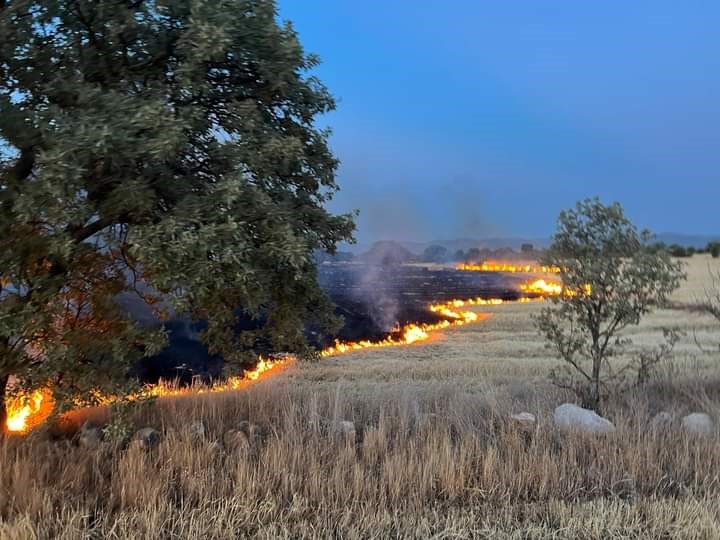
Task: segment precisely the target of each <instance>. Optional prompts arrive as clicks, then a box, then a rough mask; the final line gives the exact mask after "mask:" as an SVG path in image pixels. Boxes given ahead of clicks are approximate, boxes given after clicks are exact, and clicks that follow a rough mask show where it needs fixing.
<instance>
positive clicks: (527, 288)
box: [520, 279, 592, 298]
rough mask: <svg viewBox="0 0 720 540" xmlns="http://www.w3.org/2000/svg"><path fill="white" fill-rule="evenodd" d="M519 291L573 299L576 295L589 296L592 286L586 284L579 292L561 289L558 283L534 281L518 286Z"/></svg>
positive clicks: (565, 288)
mask: <svg viewBox="0 0 720 540" xmlns="http://www.w3.org/2000/svg"><path fill="white" fill-rule="evenodd" d="M520 290H521V291H522V292H524V293H531V294H539V295H541V296H560V295H561V294H562V295H564V296H567V297H570V298H573V297H575V296H577V295H578V294H582V295H583V296H590V295H591V294H592V285H590V284H589V283H588V284H585V285H583V286H582V287H581V288H580V290H574V289H568V288H567V287H563V285H562V283H560V282H559V281H552V280H545V279H536V280H535V281H530V282H528V283H525V284H523V285H520Z"/></svg>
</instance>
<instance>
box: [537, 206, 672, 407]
mask: <svg viewBox="0 0 720 540" xmlns="http://www.w3.org/2000/svg"><path fill="white" fill-rule="evenodd" d="M651 238H652V236H651V234H650V233H649V232H646V231H645V232H638V230H637V228H636V227H635V225H633V223H632V222H631V221H630V220H629V219H628V218H627V217H626V216H625V214H624V212H623V209H622V207H621V206H620V205H619V204H618V203H614V204H611V205H609V206H606V205H603V204H602V203H601V202H600V201H599V200H598V199H586V200H584V201H581V202H579V203H578V204H577V205H576V207H575V208H573V209H570V210H566V211H563V212H561V213H560V217H559V219H558V225H557V231H556V232H555V235H554V236H553V242H552V245H551V246H550V248H549V249H548V250H547V251H546V252H545V254H544V256H543V257H542V258H541V263H542V264H543V265H547V266H556V267H558V268H559V269H560V273H559V274H557V275H558V276H559V278H560V279H561V280H562V286H563V292H562V294H560V295H558V296H556V297H553V298H552V300H551V301H552V305H551V306H549V307H546V308H544V309H543V310H542V312H541V314H540V315H539V316H538V317H537V320H536V323H537V326H538V329H539V331H540V333H541V334H542V335H543V336H544V337H545V338H546V339H547V341H548V343H549V344H550V346H551V347H552V348H553V349H554V350H555V351H556V352H557V354H558V356H559V357H560V359H561V360H562V361H563V364H562V367H561V368H560V369H558V370H555V371H554V372H553V373H552V378H553V380H554V381H555V382H556V383H557V384H558V385H560V386H563V387H566V388H569V389H571V390H573V391H575V392H576V394H577V395H578V396H579V397H580V398H581V400H582V403H583V406H585V407H590V408H593V409H599V408H600V407H601V406H602V401H603V399H604V398H606V397H607V396H608V395H609V394H611V393H612V392H613V391H614V390H615V389H617V386H618V385H620V386H625V384H624V383H625V382H627V378H628V377H627V376H628V375H629V374H631V373H633V372H634V373H635V375H636V377H635V381H639V382H644V381H645V380H646V379H647V376H648V371H649V369H650V368H651V367H652V365H653V364H654V363H656V362H657V361H659V360H660V359H662V358H663V357H665V356H666V355H667V354H668V353H669V352H670V350H671V349H672V346H673V345H674V343H675V341H676V339H677V334H676V332H673V331H672V330H668V331H667V332H666V338H667V341H666V342H665V343H662V344H661V345H660V346H659V347H658V348H657V349H652V350H641V351H636V355H635V358H633V359H628V358H625V359H620V358H618V357H619V356H620V355H621V353H623V352H629V351H627V347H628V345H630V340H629V339H628V338H627V337H626V336H624V335H623V330H625V329H627V328H628V327H630V326H633V325H637V324H639V323H640V320H641V319H642V317H643V316H644V315H646V314H648V313H649V312H651V311H652V310H653V309H655V308H658V307H662V306H663V305H664V304H665V303H666V302H667V300H668V297H669V295H670V294H671V293H672V292H673V291H674V290H675V289H677V288H678V286H679V285H680V281H681V280H682V279H683V278H684V273H683V270H682V266H681V264H680V263H679V262H677V261H675V260H673V259H672V258H671V257H670V255H669V254H668V253H667V252H666V251H664V250H658V249H653V248H652V247H651V246H650V245H649V241H650V239H651ZM613 387H615V388H613Z"/></svg>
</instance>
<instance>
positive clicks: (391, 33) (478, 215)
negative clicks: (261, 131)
mask: <svg viewBox="0 0 720 540" xmlns="http://www.w3.org/2000/svg"><path fill="white" fill-rule="evenodd" d="M278 2H279V11H280V16H281V17H282V18H284V19H287V20H290V21H292V23H293V25H294V27H295V29H296V30H297V31H298V33H299V35H300V40H301V42H302V44H303V46H304V47H305V49H306V50H307V51H308V52H313V53H316V54H318V55H319V56H320V58H321V60H322V62H323V63H322V64H321V66H319V67H318V68H317V69H316V70H315V71H314V74H315V75H317V76H318V77H319V78H320V79H321V80H322V81H323V82H324V83H325V84H326V85H327V86H328V87H329V89H330V91H331V93H332V94H333V95H334V96H335V97H336V98H337V100H338V108H337V110H336V111H334V112H332V113H330V114H328V115H326V116H325V117H324V118H323V119H322V122H323V123H327V124H328V125H329V126H331V127H332V129H333V135H332V138H331V145H332V148H333V151H334V152H335V153H336V155H337V156H338V158H339V159H340V160H341V163H342V165H341V167H340V170H339V173H338V182H339V184H340V187H341V191H340V192H339V193H338V195H337V196H336V198H335V200H334V201H333V202H332V203H331V205H330V207H331V208H332V210H334V211H349V210H352V209H358V210H359V211H360V217H359V220H358V234H357V237H358V240H359V241H360V242H363V243H365V242H370V241H374V240H379V239H397V240H414V241H429V240H432V239H447V238H456V237H473V238H482V237H493V236H514V237H545V236H548V235H550V234H551V233H552V232H553V230H554V227H555V221H556V219H557V215H558V213H559V211H560V210H561V209H563V208H568V207H571V206H573V205H574V204H575V202H576V201H577V200H579V199H582V198H585V197H592V196H599V197H600V198H601V199H602V200H603V201H605V202H611V201H619V202H620V203H621V204H622V205H623V206H624V207H625V209H626V212H627V214H628V215H629V217H630V218H631V219H633V220H634V221H635V222H636V223H637V224H638V225H639V226H641V227H648V228H650V229H652V230H654V231H656V232H680V233H688V234H718V233H720V212H719V210H720V32H718V31H717V28H718V26H719V25H720V2H717V0H712V1H704V2H701V1H693V0H683V1H664V0H648V1H643V0H638V1H633V2H628V1H627V0H625V1H615V0H603V1H602V2H578V1H577V0H544V1H535V0H524V1H520V0H503V1H497V0H444V1H439V0H384V1H379V0H365V1H363V2H357V1H353V0H278Z"/></svg>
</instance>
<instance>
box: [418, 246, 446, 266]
mask: <svg viewBox="0 0 720 540" xmlns="http://www.w3.org/2000/svg"><path fill="white" fill-rule="evenodd" d="M447 254H448V250H447V248H446V247H443V246H428V247H426V248H425V251H423V260H424V261H425V262H434V263H440V262H444V261H445V259H446V258H447Z"/></svg>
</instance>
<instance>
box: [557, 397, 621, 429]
mask: <svg viewBox="0 0 720 540" xmlns="http://www.w3.org/2000/svg"><path fill="white" fill-rule="evenodd" d="M553 421H554V422H555V426H556V427H558V428H560V429H562V430H564V431H580V432H583V433H613V432H614V431H615V426H614V425H613V423H612V422H611V421H610V420H608V419H607V418H603V417H602V416H600V415H599V414H597V413H596V412H595V411H591V410H589V409H583V408H582V407H578V406H577V405H574V404H572V403H563V404H562V405H560V406H559V407H557V408H556V409H555V413H554V414H553Z"/></svg>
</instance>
